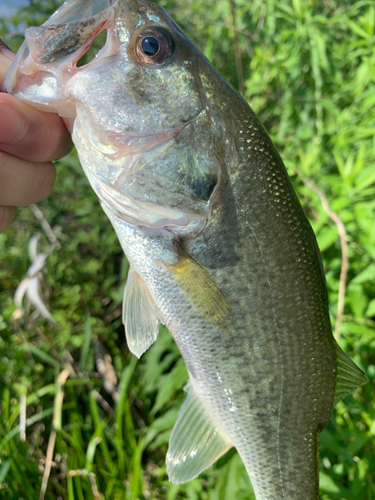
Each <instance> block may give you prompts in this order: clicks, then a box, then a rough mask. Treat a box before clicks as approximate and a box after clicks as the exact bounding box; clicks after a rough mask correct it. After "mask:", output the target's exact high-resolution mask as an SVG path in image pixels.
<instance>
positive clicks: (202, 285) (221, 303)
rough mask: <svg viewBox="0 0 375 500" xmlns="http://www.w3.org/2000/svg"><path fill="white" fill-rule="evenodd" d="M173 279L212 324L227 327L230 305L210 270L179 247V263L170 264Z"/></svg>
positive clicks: (195, 307)
mask: <svg viewBox="0 0 375 500" xmlns="http://www.w3.org/2000/svg"><path fill="white" fill-rule="evenodd" d="M168 268H169V270H170V272H171V274H172V277H173V279H174V280H175V281H176V283H177V284H178V285H179V287H180V288H181V290H182V292H183V293H184V294H185V296H186V297H187V298H188V300H189V301H190V303H191V304H192V306H193V307H194V309H196V310H197V312H199V314H200V315H201V316H203V318H204V319H205V320H206V321H207V322H208V323H210V324H211V325H214V326H217V327H219V328H223V327H224V328H227V327H228V326H229V323H230V307H229V304H228V302H227V301H226V299H225V297H224V295H223V293H222V291H221V290H220V288H219V287H218V285H217V284H216V283H215V281H214V279H213V278H212V276H211V275H210V274H209V273H208V271H207V270H206V269H205V268H204V267H203V266H202V264H200V263H199V262H197V261H196V260H195V259H194V258H193V257H191V255H189V254H188V253H187V252H185V250H183V249H182V248H181V247H179V252H178V262H177V264H173V265H169V266H168Z"/></svg>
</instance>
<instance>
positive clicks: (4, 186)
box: [0, 152, 56, 206]
mask: <svg viewBox="0 0 375 500" xmlns="http://www.w3.org/2000/svg"><path fill="white" fill-rule="evenodd" d="M55 177H56V169H55V167H54V165H53V163H31V162H28V161H26V160H22V159H19V158H15V157H14V156H12V155H8V154H6V153H2V152H0V205H8V206H14V205H15V206H23V205H30V204H31V203H37V202H38V201H41V200H44V198H47V196H48V195H49V194H50V193H51V191H52V187H53V183H54V181H55Z"/></svg>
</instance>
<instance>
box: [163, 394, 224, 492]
mask: <svg viewBox="0 0 375 500" xmlns="http://www.w3.org/2000/svg"><path fill="white" fill-rule="evenodd" d="M232 446H233V445H232V443H231V442H230V441H229V440H228V439H227V438H226V437H225V436H224V435H223V434H222V433H221V432H220V431H219V429H218V428H217V427H216V426H215V423H214V422H213V421H212V419H211V417H210V416H209V415H208V413H207V411H206V410H205V408H204V407H203V405H202V403H201V402H200V400H199V399H198V398H197V396H196V395H195V394H194V391H193V388H192V387H191V385H190V384H189V386H188V394H187V397H186V399H185V401H184V402H183V404H182V406H181V409H180V412H179V414H178V419H177V422H176V423H175V426H174V428H173V431H172V435H171V439H170V442H169V448H168V453H167V460H166V462H167V473H168V477H169V480H170V481H171V482H172V483H175V484H180V483H185V482H186V481H190V480H191V479H193V478H195V477H196V476H198V475H199V474H200V473H201V472H202V471H203V470H204V469H206V468H207V467H209V466H210V465H212V464H213V463H214V462H216V460H217V459H218V458H219V457H220V456H221V455H223V454H224V453H225V452H226V451H228V450H229V449H230V448H231V447H232Z"/></svg>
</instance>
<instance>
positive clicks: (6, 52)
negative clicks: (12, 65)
mask: <svg viewBox="0 0 375 500" xmlns="http://www.w3.org/2000/svg"><path fill="white" fill-rule="evenodd" d="M0 54H3V56H5V57H7V58H8V59H12V60H13V59H14V58H15V57H16V54H15V53H14V52H12V51H11V50H10V47H8V45H7V44H6V43H5V42H3V40H2V39H1V38H0Z"/></svg>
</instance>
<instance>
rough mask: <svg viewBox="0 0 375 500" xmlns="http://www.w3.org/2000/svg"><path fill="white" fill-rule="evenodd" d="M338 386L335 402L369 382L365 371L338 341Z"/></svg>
mask: <svg viewBox="0 0 375 500" xmlns="http://www.w3.org/2000/svg"><path fill="white" fill-rule="evenodd" d="M335 347H336V365H337V374H336V388H335V396H334V399H333V404H334V405H336V404H337V403H338V402H339V401H341V399H343V398H344V397H345V396H347V395H348V394H350V393H351V392H353V391H354V389H357V388H358V387H361V385H364V384H366V383H367V382H368V378H367V377H366V375H365V374H364V373H363V371H362V370H361V369H360V368H358V366H357V365H356V364H355V363H354V362H353V361H352V360H351V359H350V358H349V356H347V355H346V354H345V353H344V351H343V350H342V349H341V347H340V346H339V345H338V344H337V343H336V346H335Z"/></svg>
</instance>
